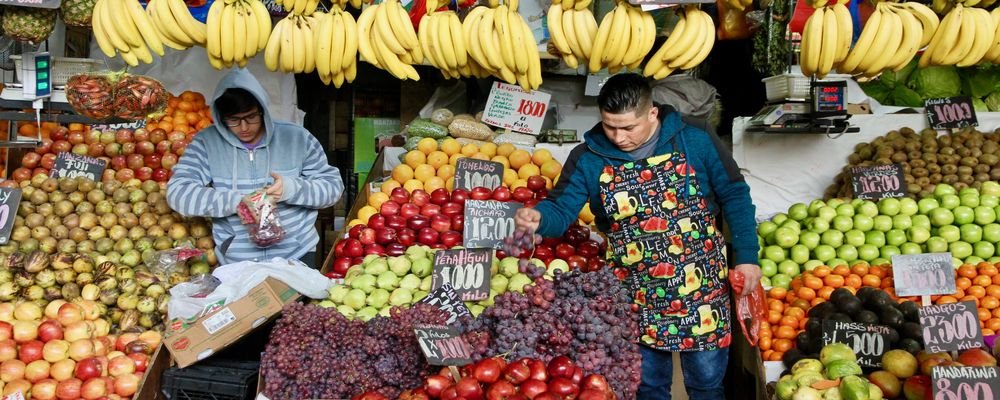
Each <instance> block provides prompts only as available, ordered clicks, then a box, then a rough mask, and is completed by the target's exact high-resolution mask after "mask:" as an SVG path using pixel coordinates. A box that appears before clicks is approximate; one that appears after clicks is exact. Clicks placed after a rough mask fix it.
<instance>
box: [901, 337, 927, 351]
mask: <svg viewBox="0 0 1000 400" xmlns="http://www.w3.org/2000/svg"><path fill="white" fill-rule="evenodd" d="M896 347H897V348H899V349H900V350H905V351H907V352H909V353H910V354H917V353H919V352H920V351H921V350H923V349H924V346H923V345H921V344H920V342H918V341H916V340H913V339H910V338H906V337H904V338H902V339H900V340H899V343H898V344H897V345H896Z"/></svg>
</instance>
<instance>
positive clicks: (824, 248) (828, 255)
mask: <svg viewBox="0 0 1000 400" xmlns="http://www.w3.org/2000/svg"><path fill="white" fill-rule="evenodd" d="M813 256H815V257H816V259H817V260H820V261H823V262H827V261H830V260H832V259H833V258H834V257H836V256H837V250H836V249H835V248H834V247H833V246H830V245H828V244H821V245H819V246H816V248H815V249H813Z"/></svg>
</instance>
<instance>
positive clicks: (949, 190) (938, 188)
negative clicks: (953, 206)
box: [934, 183, 956, 197]
mask: <svg viewBox="0 0 1000 400" xmlns="http://www.w3.org/2000/svg"><path fill="white" fill-rule="evenodd" d="M955 193H956V190H955V187H954V186H951V185H949V184H947V183H939V184H937V185H935V186H934V197H940V196H944V195H947V194H955Z"/></svg>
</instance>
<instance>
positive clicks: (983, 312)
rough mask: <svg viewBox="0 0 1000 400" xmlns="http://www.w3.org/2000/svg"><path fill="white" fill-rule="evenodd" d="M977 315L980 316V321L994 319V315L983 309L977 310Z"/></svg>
mask: <svg viewBox="0 0 1000 400" xmlns="http://www.w3.org/2000/svg"><path fill="white" fill-rule="evenodd" d="M976 313H977V314H979V320H980V321H989V320H990V318H993V313H991V312H990V310H987V309H985V308H982V307H979V308H977V309H976Z"/></svg>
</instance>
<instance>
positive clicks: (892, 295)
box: [882, 287, 898, 299]
mask: <svg viewBox="0 0 1000 400" xmlns="http://www.w3.org/2000/svg"><path fill="white" fill-rule="evenodd" d="M882 291H883V292H886V293H888V294H889V297H890V298H893V299H895V298H897V297H898V296H896V288H893V287H887V288H885V289H882Z"/></svg>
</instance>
